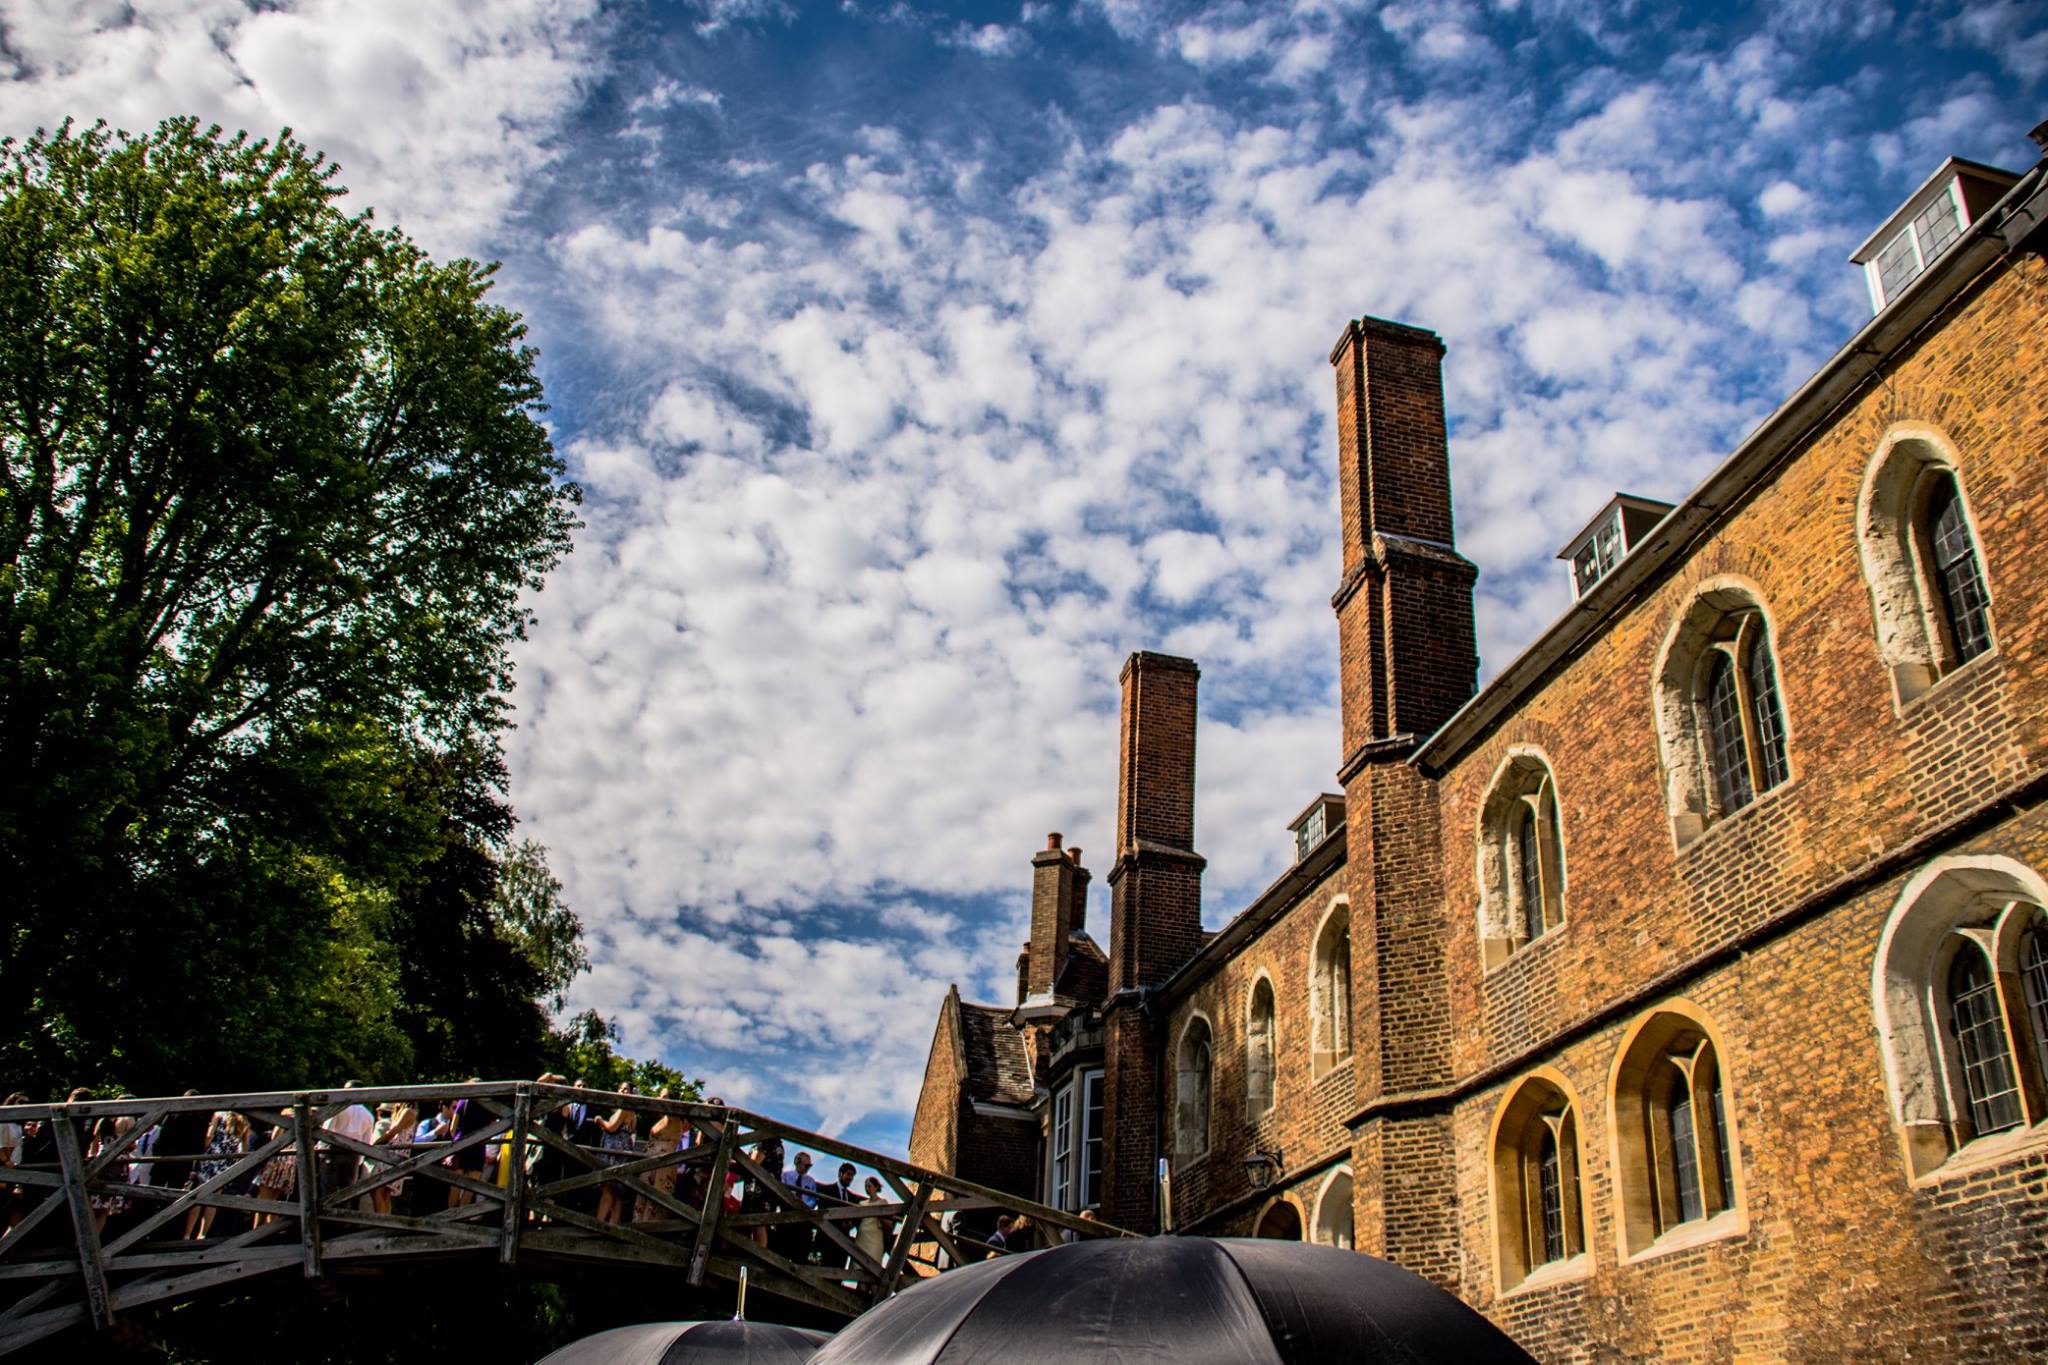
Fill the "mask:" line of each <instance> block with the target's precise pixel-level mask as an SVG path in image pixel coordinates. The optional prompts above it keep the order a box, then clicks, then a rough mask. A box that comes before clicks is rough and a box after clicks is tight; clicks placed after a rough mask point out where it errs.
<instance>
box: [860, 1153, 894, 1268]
mask: <svg viewBox="0 0 2048 1365" xmlns="http://www.w3.org/2000/svg"><path fill="white" fill-rule="evenodd" d="M860 1202H861V1203H862V1204H886V1203H888V1202H889V1201H888V1200H886V1199H884V1198H882V1180H881V1177H880V1176H873V1175H871V1176H869V1177H868V1178H867V1198H865V1199H863V1200H861V1201H860ZM888 1223H889V1220H888V1219H886V1218H883V1217H880V1216H872V1217H868V1218H863V1219H861V1220H860V1232H859V1233H858V1234H857V1235H856V1236H855V1237H854V1239H853V1240H854V1242H855V1243H856V1244H857V1245H858V1246H859V1247H860V1249H861V1250H862V1251H864V1252H866V1253H867V1257H868V1259H869V1260H871V1261H873V1262H874V1263H875V1264H876V1265H882V1264H884V1259H883V1258H884V1255H885V1251H884V1245H883V1244H884V1242H885V1241H886V1240H887V1238H888V1235H889V1228H888Z"/></svg>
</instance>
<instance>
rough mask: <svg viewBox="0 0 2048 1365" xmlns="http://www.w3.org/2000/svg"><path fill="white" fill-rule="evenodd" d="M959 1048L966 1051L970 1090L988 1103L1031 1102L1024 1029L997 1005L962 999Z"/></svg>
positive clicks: (1028, 1058)
mask: <svg viewBox="0 0 2048 1365" xmlns="http://www.w3.org/2000/svg"><path fill="white" fill-rule="evenodd" d="M960 1048H961V1051H962V1052H963V1053H965V1054H966V1061H967V1093H968V1095H969V1096H970V1097H971V1098H973V1099H977V1100H981V1101H983V1102H985V1103H989V1104H1020V1105H1028V1104H1030V1103H1031V1097H1032V1083H1031V1056H1030V1053H1029V1052H1028V1051H1027V1050H1026V1048H1025V1046H1024V1030H1022V1029H1020V1028H1018V1027H1017V1026H1016V1025H1014V1024H1012V1023H1011V1022H1010V1011H1008V1010H1007V1009H1004V1008H1002V1007H1001V1006H998V1005H975V1004H970V1003H968V1002H967V1001H965V1000H962V1001H961V1002H960Z"/></svg>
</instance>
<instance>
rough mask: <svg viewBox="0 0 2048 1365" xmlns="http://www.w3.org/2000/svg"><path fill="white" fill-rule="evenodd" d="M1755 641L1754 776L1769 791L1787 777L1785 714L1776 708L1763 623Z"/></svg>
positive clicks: (1751, 668) (1774, 676) (1752, 700)
mask: <svg viewBox="0 0 2048 1365" xmlns="http://www.w3.org/2000/svg"><path fill="white" fill-rule="evenodd" d="M1755 629H1756V639H1755V640H1753V641H1751V642H1750V646H1749V660H1748V662H1749V709H1750V720H1751V723H1752V724H1754V725H1755V726H1756V748H1757V754H1756V762H1757V770H1758V772H1757V775H1758V776H1759V777H1761V778H1762V779H1763V781H1762V784H1761V785H1762V789H1763V790H1764V791H1769V790H1770V789H1771V788H1773V787H1775V786H1777V785H1778V784H1779V783H1780V782H1783V781H1784V780H1785V778H1786V777H1787V776H1788V775H1789V774H1790V771H1791V770H1790V768H1789V767H1788V766H1787V764H1786V762H1785V712H1784V710H1783V709H1782V708H1781V707H1780V706H1779V705H1778V670H1777V667H1776V665H1775V664H1774V663H1773V661H1772V659H1771V646H1770V642H1769V641H1768V640H1766V639H1765V638H1764V629H1763V622H1762V621H1758V622H1757V623H1756V626H1755Z"/></svg>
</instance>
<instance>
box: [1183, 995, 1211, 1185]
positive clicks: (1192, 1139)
mask: <svg viewBox="0 0 2048 1365" xmlns="http://www.w3.org/2000/svg"><path fill="white" fill-rule="evenodd" d="M1197 1029H1200V1030H1201V1034H1200V1037H1199V1039H1198V1038H1197V1037H1196V1030H1197ZM1197 1042H1200V1043H1205V1044H1207V1046H1208V1051H1209V1068H1208V1077H1207V1085H1206V1089H1207V1092H1208V1095H1207V1099H1208V1112H1206V1113H1203V1114H1201V1115H1199V1116H1197V1115H1196V1114H1195V1112H1194V1111H1195V1108H1196V1106H1195V1096H1194V1095H1191V1094H1189V1093H1188V1087H1189V1085H1190V1084H1192V1082H1193V1078H1194V1075H1195V1070H1194V1067H1193V1065H1192V1061H1193V1048H1194V1047H1195V1045H1196V1044H1197ZM1215 1124H1216V1030H1215V1028H1214V1027H1213V1026H1212V1025H1211V1024H1210V1023H1209V1016H1208V1015H1207V1014H1205V1013H1203V1012H1202V1011H1201V1010H1194V1011H1192V1012H1190V1014H1189V1015H1188V1019H1187V1022H1186V1023H1184V1024H1182V1025H1181V1029H1180V1037H1179V1038H1177V1039H1176V1040H1175V1041H1174V1045H1173V1153H1174V1158H1175V1161H1176V1163H1177V1164H1191V1163H1193V1162H1196V1161H1199V1160H1201V1159H1202V1158H1203V1157H1205V1156H1207V1155H1208V1154H1209V1149H1210V1147H1211V1145H1212V1143H1211V1130H1212V1129H1213V1128H1214V1127H1215ZM1197 1128H1199V1129H1200V1131H1199V1132H1197V1131H1196V1129H1197Z"/></svg>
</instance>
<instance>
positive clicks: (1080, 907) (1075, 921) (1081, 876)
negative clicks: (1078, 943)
mask: <svg viewBox="0 0 2048 1365" xmlns="http://www.w3.org/2000/svg"><path fill="white" fill-rule="evenodd" d="M1067 861H1069V862H1071V863H1072V864H1073V865H1074V908H1073V910H1072V911H1071V912H1069V914H1068V916H1067V937H1068V938H1072V937H1073V936H1074V935H1075V934H1078V933H1082V932H1084V931H1085V930H1086V929H1087V928H1088V869H1087V868H1085V867H1083V866H1081V850H1080V849H1078V848H1070V849H1068V850H1067Z"/></svg>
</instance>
